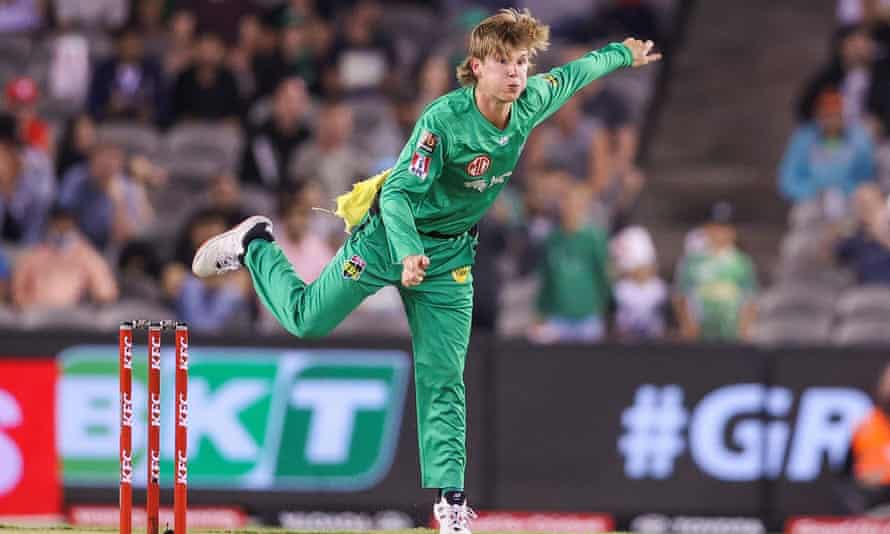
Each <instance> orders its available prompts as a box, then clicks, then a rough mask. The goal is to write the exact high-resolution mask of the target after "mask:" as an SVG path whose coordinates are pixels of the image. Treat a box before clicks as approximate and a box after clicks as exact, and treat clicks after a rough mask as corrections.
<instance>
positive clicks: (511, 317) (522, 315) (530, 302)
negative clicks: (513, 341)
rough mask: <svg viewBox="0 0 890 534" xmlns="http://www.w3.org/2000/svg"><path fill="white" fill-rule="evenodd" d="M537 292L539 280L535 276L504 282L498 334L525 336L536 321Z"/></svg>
mask: <svg viewBox="0 0 890 534" xmlns="http://www.w3.org/2000/svg"><path fill="white" fill-rule="evenodd" d="M537 293H538V280H537V278H535V277H528V278H520V279H516V280H508V281H505V282H504V285H503V288H502V289H501V295H500V306H499V309H500V316H499V317H498V325H497V331H498V334H500V335H502V336H504V337H525V335H526V334H527V332H528V329H529V327H530V326H531V325H532V323H533V322H534V308H535V306H534V303H535V295H537Z"/></svg>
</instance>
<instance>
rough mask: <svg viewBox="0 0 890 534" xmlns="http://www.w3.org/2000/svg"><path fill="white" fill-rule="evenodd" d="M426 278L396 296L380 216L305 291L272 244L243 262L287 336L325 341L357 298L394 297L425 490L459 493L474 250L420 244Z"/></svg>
mask: <svg viewBox="0 0 890 534" xmlns="http://www.w3.org/2000/svg"><path fill="white" fill-rule="evenodd" d="M421 241H422V242H423V245H424V250H425V251H426V255H427V256H428V257H429V258H430V268H429V269H428V270H427V275H426V278H425V279H424V281H423V282H422V283H421V284H419V285H417V286H414V287H411V288H404V287H401V273H402V266H401V264H395V263H393V261H392V260H391V258H390V253H389V246H388V243H387V240H386V230H385V228H384V227H383V223H382V219H381V218H380V216H379V215H374V214H369V215H367V216H366V217H365V219H364V221H363V222H362V224H361V225H359V226H358V227H357V228H356V229H355V231H353V233H352V234H351V235H350V237H349V239H348V240H347V241H346V242H345V243H344V244H343V246H342V247H341V248H340V250H339V251H338V253H337V254H336V256H334V258H333V259H332V260H331V262H330V263H328V265H327V267H325V269H324V271H322V273H321V275H320V276H319V277H318V279H317V280H315V281H314V282H312V283H311V284H306V283H305V282H304V281H303V280H301V279H300V277H299V276H298V275H297V273H295V272H294V270H293V267H292V266H291V264H290V262H288V260H287V258H286V257H285V255H284V253H283V252H282V251H281V249H280V248H279V247H278V245H276V244H274V243H270V242H268V241H263V240H260V239H255V240H253V241H251V243H250V245H249V246H248V249H247V253H246V254H245V261H244V263H245V264H246V265H247V269H248V270H249V271H250V276H251V278H252V279H253V285H254V288H256V292H257V294H258V295H259V297H260V299H261V300H262V302H263V304H264V305H265V306H266V307H267V308H268V309H269V310H270V311H271V312H272V314H273V315H274V316H275V318H276V319H277V320H278V321H279V322H280V323H281V325H282V326H284V328H285V329H287V330H288V331H289V332H291V333H292V334H294V335H296V336H298V337H302V338H313V337H320V336H324V335H325V334H327V333H328V332H330V331H331V330H333V329H334V327H336V326H337V325H338V324H339V323H340V322H341V321H342V320H343V319H344V318H345V317H346V316H347V315H349V313H350V312H351V311H352V310H354V309H355V308H356V307H357V306H358V305H359V304H360V303H361V302H362V301H363V300H364V299H365V298H366V297H368V296H370V295H372V294H374V293H375V292H376V291H378V290H379V289H380V288H382V287H384V286H385V285H388V284H392V285H396V286H397V287H399V292H400V294H401V297H402V303H403V304H404V306H405V312H406V313H407V315H408V324H409V326H410V328H411V338H412V345H413V350H414V382H415V385H416V391H417V427H418V428H417V431H418V441H419V446H420V473H421V484H422V487H424V488H459V489H462V488H463V487H464V469H465V466H466V446H465V439H466V396H465V389H464V381H463V371H464V361H465V359H466V354H467V345H468V343H469V339H470V321H471V317H472V312H473V278H472V273H471V272H470V265H472V263H473V259H474V255H475V247H476V243H477V240H476V238H475V237H474V236H471V235H469V234H464V235H462V236H458V237H453V238H450V239H444V238H432V237H428V236H421Z"/></svg>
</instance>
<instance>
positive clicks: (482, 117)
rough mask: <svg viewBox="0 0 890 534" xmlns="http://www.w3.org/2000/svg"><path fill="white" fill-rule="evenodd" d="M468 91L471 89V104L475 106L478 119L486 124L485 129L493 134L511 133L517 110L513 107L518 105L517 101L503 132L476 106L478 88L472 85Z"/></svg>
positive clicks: (511, 109)
mask: <svg viewBox="0 0 890 534" xmlns="http://www.w3.org/2000/svg"><path fill="white" fill-rule="evenodd" d="M468 89H469V93H470V101H471V104H472V106H473V112H474V113H475V115H476V117H478V118H479V120H481V121H482V122H483V123H485V127H486V128H488V129H489V130H491V131H492V132H495V133H497V134H499V135H504V134H506V133H507V132H508V131H510V130H511V129H512V127H513V115H514V113H513V112H514V111H515V110H514V109H513V107H514V106H515V105H516V102H515V101H514V102H513V104H512V105H511V106H510V116H509V117H508V118H507V125H506V126H504V129H503V130H501V129H500V128H498V127H497V126H495V125H494V124H492V122H491V121H490V120H488V119H486V118H485V115H483V114H482V112H481V111H479V106H477V105H476V87H475V86H473V85H471V86H470V87H469V88H468Z"/></svg>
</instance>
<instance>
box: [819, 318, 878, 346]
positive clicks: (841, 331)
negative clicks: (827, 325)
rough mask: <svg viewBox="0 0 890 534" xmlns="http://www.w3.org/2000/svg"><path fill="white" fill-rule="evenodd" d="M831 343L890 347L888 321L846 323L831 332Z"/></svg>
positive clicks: (854, 321) (853, 321)
mask: <svg viewBox="0 0 890 534" xmlns="http://www.w3.org/2000/svg"><path fill="white" fill-rule="evenodd" d="M831 341H832V342H833V343H834V344H836V345H842V346H851V345H890V321H886V320H852V321H847V322H845V323H843V324H841V325H840V326H838V327H837V328H836V329H835V330H834V332H832V334H831Z"/></svg>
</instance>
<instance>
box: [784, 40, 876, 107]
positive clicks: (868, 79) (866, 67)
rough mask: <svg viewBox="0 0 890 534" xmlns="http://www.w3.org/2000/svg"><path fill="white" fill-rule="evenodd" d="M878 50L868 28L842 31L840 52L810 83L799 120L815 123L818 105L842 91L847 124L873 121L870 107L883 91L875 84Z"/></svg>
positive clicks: (837, 51) (838, 42)
mask: <svg viewBox="0 0 890 534" xmlns="http://www.w3.org/2000/svg"><path fill="white" fill-rule="evenodd" d="M876 57H877V47H876V46H875V42H874V39H872V37H871V35H870V34H869V32H868V30H867V29H866V28H865V27H852V28H847V29H844V30H841V32H840V34H839V35H838V37H837V45H836V50H835V53H834V55H833V57H832V58H831V60H830V61H829V63H828V64H827V65H825V66H824V67H823V68H822V69H821V70H820V71H819V72H818V73H816V75H815V76H813V77H812V78H811V79H810V80H809V82H808V83H807V86H806V88H805V89H804V93H803V95H802V97H801V99H800V102H799V104H798V119H799V120H800V121H802V122H805V121H810V120H812V119H813V118H814V117H815V115H816V102H817V100H818V98H819V95H821V94H822V93H824V92H826V91H831V90H834V91H838V92H840V93H841V94H842V95H843V115H844V122H846V123H853V122H856V121H861V120H866V119H867V120H869V121H870V120H871V119H870V115H871V114H872V113H873V110H870V104H871V103H873V102H874V99H875V98H876V97H877V95H875V94H874V92H875V91H876V90H878V89H879V85H878V84H875V83H874V81H875V76H874V75H875V60H876Z"/></svg>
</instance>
